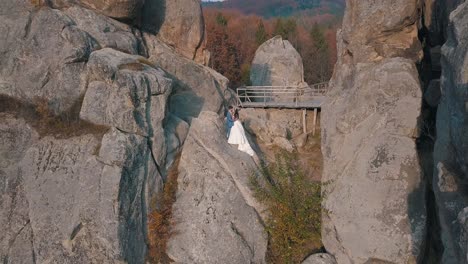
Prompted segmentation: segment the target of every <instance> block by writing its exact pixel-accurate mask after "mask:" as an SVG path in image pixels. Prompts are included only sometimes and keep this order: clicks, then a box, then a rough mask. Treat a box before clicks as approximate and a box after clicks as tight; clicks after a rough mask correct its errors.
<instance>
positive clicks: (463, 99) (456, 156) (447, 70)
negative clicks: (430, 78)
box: [433, 2, 468, 263]
mask: <svg viewBox="0 0 468 264" xmlns="http://www.w3.org/2000/svg"><path fill="white" fill-rule="evenodd" d="M448 32H449V34H448V39H447V42H446V43H445V45H444V46H443V48H442V56H443V57H442V78H441V91H442V98H441V101H440V104H439V107H438V111H437V141H436V144H435V149H434V166H435V168H434V178H433V186H434V193H435V195H436V201H437V208H438V210H439V212H438V214H439V220H440V225H441V229H442V243H443V246H444V255H443V258H442V263H468V259H467V255H466V251H467V248H468V244H467V240H466V236H465V234H466V233H464V232H462V230H466V221H465V223H463V222H462V223H458V222H457V217H458V216H459V214H462V211H463V210H464V208H466V207H467V206H468V204H467V202H466V194H464V191H463V190H462V189H463V188H464V187H462V185H463V182H465V181H466V180H467V179H468V104H467V101H468V95H467V93H466V91H467V90H468V57H467V56H466V54H467V53H468V3H467V2H465V3H464V4H461V5H460V6H459V7H458V8H457V9H456V10H455V11H453V12H452V14H451V15H450V26H449V30H448Z"/></svg>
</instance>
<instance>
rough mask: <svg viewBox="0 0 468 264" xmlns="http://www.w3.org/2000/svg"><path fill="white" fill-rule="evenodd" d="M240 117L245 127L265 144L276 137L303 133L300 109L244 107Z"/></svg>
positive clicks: (294, 135)
mask: <svg viewBox="0 0 468 264" xmlns="http://www.w3.org/2000/svg"><path fill="white" fill-rule="evenodd" d="M240 118H241V119H242V121H243V122H244V127H245V129H247V130H248V131H249V132H250V133H252V134H254V135H255V136H257V137H258V138H259V139H260V140H261V141H263V142H265V143H267V144H268V143H272V142H273V141H274V140H275V138H278V137H280V138H285V139H286V138H295V137H297V136H299V135H300V134H302V133H303V128H302V111H297V110H288V109H281V110H277V109H252V108H244V109H242V111H240Z"/></svg>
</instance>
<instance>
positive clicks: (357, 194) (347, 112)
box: [322, 58, 426, 263]
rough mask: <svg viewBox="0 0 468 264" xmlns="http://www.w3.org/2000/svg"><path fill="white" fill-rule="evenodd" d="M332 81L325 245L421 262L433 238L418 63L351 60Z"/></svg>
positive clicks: (343, 253)
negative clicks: (421, 144) (422, 156)
mask: <svg viewBox="0 0 468 264" xmlns="http://www.w3.org/2000/svg"><path fill="white" fill-rule="evenodd" d="M348 69H351V70H349V71H348ZM344 79H345V80H346V81H347V85H345V84H344V81H343V80H344ZM331 84H332V87H333V90H332V91H331V93H330V94H329V95H330V97H329V99H328V100H327V102H326V104H325V106H324V107H323V108H322V109H323V110H322V114H323V121H322V153H323V154H324V174H323V179H322V181H323V182H325V183H328V185H327V187H326V188H325V190H324V193H326V199H325V201H324V207H325V209H326V210H327V212H328V213H326V214H324V216H323V225H324V228H323V231H322V237H323V242H324V245H325V248H326V249H327V251H328V252H330V253H331V254H333V255H334V256H335V257H336V260H337V262H338V263H377V262H385V263H416V262H417V261H418V259H419V258H420V257H421V255H422V254H423V246H424V239H425V236H426V233H425V230H426V209H425V189H424V182H423V179H422V176H421V172H420V169H419V164H418V155H417V152H416V143H415V137H417V119H418V115H419V112H420V107H421V105H420V104H421V96H422V95H421V90H420V86H419V79H418V73H417V70H416V67H415V65H414V64H413V62H412V61H411V60H407V59H402V58H393V59H385V60H383V61H382V62H380V63H360V64H357V65H348V64H343V65H339V66H338V71H336V72H335V75H334V78H333V79H332V81H331ZM363 234H365V235H363ZM356 241H359V242H358V243H357V242H356Z"/></svg>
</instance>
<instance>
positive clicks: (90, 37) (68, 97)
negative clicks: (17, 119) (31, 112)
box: [0, 1, 141, 113]
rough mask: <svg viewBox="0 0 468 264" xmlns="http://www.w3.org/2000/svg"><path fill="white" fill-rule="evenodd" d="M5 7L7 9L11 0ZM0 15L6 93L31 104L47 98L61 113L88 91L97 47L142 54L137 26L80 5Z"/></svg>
mask: <svg viewBox="0 0 468 264" xmlns="http://www.w3.org/2000/svg"><path fill="white" fill-rule="evenodd" d="M5 5H6V7H5V8H4V6H5ZM0 7H1V9H2V10H7V7H8V1H6V2H2V3H1V4H0ZM24 7H25V8H26V7H28V5H27V4H24ZM0 20H1V21H2V23H1V25H0V34H1V35H3V36H4V37H3V38H2V39H1V40H0V53H1V54H2V56H1V58H0V94H4V95H8V96H11V97H14V98H18V99H22V100H25V101H27V102H30V103H31V102H32V103H34V102H35V101H36V100H37V99H45V100H46V101H47V102H48V104H49V107H50V108H51V109H53V110H54V111H55V112H56V113H62V112H64V111H67V110H68V109H69V108H70V107H71V106H73V105H74V104H76V103H77V102H78V101H79V100H80V98H81V97H82V96H83V93H84V92H85V90H86V81H85V79H86V75H87V73H86V62H87V61H88V59H89V56H90V54H91V53H92V52H93V51H95V50H98V49H101V48H105V47H109V48H114V49H117V50H120V51H123V52H126V53H131V54H138V53H139V51H140V48H141V47H140V46H141V41H140V40H139V38H138V37H137V36H136V35H134V34H133V33H132V32H133V30H132V28H131V27H129V26H128V25H125V24H123V23H120V22H118V21H115V20H113V19H111V18H108V17H106V16H104V15H100V14H96V13H95V12H93V11H90V10H88V9H85V8H82V7H79V6H72V7H70V8H68V9H66V10H64V11H61V10H58V9H51V8H49V7H42V8H40V9H37V10H36V9H34V10H28V9H27V8H26V9H25V10H22V11H18V13H13V12H5V13H2V14H0Z"/></svg>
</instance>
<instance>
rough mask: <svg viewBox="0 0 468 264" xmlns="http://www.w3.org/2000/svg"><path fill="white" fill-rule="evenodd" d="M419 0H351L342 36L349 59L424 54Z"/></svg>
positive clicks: (420, 56) (406, 56)
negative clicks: (421, 42)
mask: <svg viewBox="0 0 468 264" xmlns="http://www.w3.org/2000/svg"><path fill="white" fill-rule="evenodd" d="M420 3H421V1H418V0H409V1H408V0H396V1H392V2H386V1H360V0H351V1H348V2H347V8H346V13H345V16H344V19H343V29H342V35H341V37H342V39H343V41H344V42H345V43H348V44H347V45H346V47H345V48H344V49H343V50H342V55H344V54H346V57H347V58H346V60H352V61H353V62H355V63H357V62H366V61H378V60H382V59H383V58H388V57H404V58H408V59H412V60H418V59H420V58H422V50H421V44H420V42H419V40H418V28H417V26H418V21H419V19H420V13H419V9H420Z"/></svg>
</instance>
